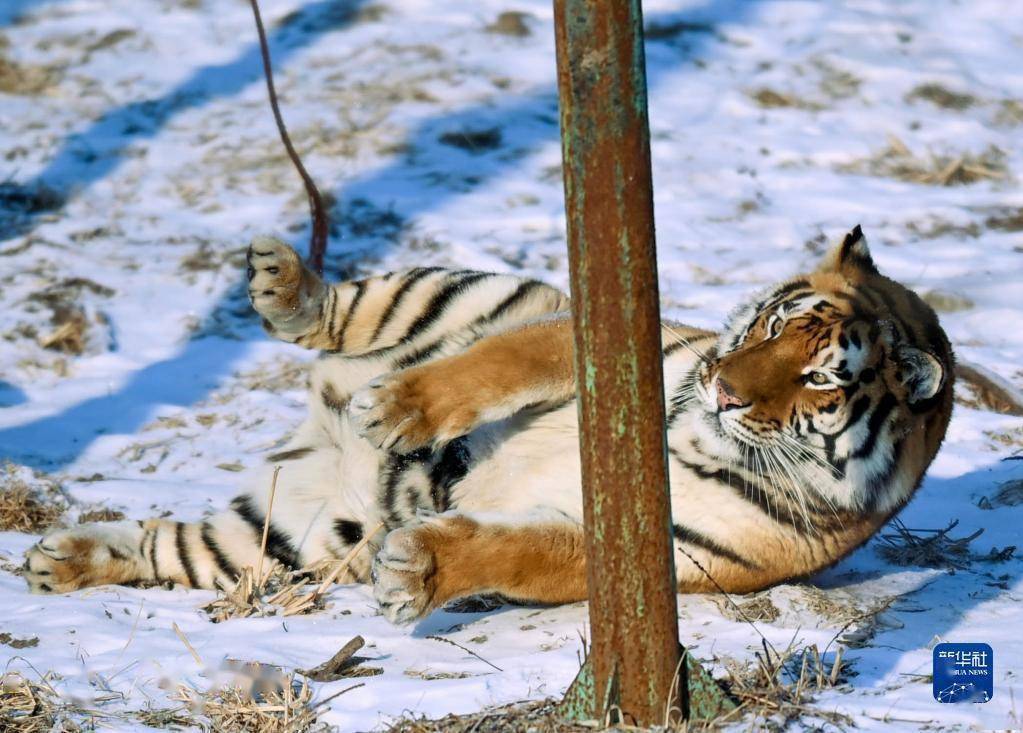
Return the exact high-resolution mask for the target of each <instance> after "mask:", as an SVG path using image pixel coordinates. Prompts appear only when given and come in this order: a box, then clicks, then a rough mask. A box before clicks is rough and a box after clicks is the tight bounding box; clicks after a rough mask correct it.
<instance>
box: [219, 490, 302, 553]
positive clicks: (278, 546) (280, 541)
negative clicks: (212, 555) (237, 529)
mask: <svg viewBox="0 0 1023 733" xmlns="http://www.w3.org/2000/svg"><path fill="white" fill-rule="evenodd" d="M231 508H232V509H233V510H234V511H235V513H237V514H238V516H239V517H241V518H242V519H244V520H245V521H246V522H247V523H248V524H249V526H250V527H252V531H253V532H255V533H256V544H257V546H258V545H259V544H261V543H262V541H263V524H264V522H265V521H266V520H265V517H264V516H263V514H262V512H260V511H259V510H258V509H256V508H255V507H254V506H252V500H251V499H250V498H249V497H247V496H237V497H235V498H234V499H232V500H231ZM266 554H267V555H269V556H270V557H272V558H273V559H274V560H276V561H277V562H279V563H280V564H281V565H283V566H284V567H286V568H288V569H289V570H296V569H297V568H298V567H299V564H300V563H299V560H298V553H297V552H295V548H294V547H292V546H291V542H289V541H288V537H287V535H285V534H284V533H283V532H281V531H280V530H279V529H277V528H276V527H275V526H274V525H273V522H271V523H270V530H269V532H267V538H266Z"/></svg>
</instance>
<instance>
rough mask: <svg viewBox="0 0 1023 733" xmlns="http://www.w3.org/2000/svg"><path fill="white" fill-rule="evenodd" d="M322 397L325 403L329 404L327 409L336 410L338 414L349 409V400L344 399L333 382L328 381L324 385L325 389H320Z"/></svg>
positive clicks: (342, 413)
mask: <svg viewBox="0 0 1023 733" xmlns="http://www.w3.org/2000/svg"><path fill="white" fill-rule="evenodd" d="M320 399H321V400H323V404H324V405H326V406H327V409H329V410H331V411H332V412H336V413H337V414H338V415H344V414H345V410H347V409H348V400H347V399H342V398H341V396H340V395H338V393H337V390H336V389H334V385H333V384H330V383H327V384H326V385H324V387H323V389H322V390H320Z"/></svg>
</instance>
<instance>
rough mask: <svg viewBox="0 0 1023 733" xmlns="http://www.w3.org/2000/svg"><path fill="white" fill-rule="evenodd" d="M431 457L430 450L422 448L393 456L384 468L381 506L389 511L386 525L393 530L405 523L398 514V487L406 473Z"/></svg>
mask: <svg viewBox="0 0 1023 733" xmlns="http://www.w3.org/2000/svg"><path fill="white" fill-rule="evenodd" d="M429 457H430V449H429V448H420V449H418V450H414V451H412V452H411V453H406V454H404V455H395V454H392V455H391V456H390V457H389V461H388V463H387V465H386V466H385V467H384V481H383V487H382V491H381V493H380V504H381V505H382V506H383V508H384V509H386V511H387V518H386V519H385V523H386V524H387V528H388V529H393V528H394V527H397V526H399V525H401V524H402V523H403V520H402V518H401V515H400V514H399V513H398V509H397V504H398V487H399V485H400V484H401V479H402V477H403V476H404V475H405V472H406V471H408V470H409V469H410V468H412V467H413V466H416V465H421V464H423V463H425V462H426V461H427V460H428V459H429Z"/></svg>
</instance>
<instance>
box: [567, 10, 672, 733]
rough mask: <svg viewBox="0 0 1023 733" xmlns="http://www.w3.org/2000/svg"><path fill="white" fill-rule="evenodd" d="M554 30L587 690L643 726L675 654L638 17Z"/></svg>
mask: <svg viewBox="0 0 1023 733" xmlns="http://www.w3.org/2000/svg"><path fill="white" fill-rule="evenodd" d="M554 20H555V33H556V39H557V55H558V91H559V95H560V104H561V143H562V159H563V164H564V177H565V209H566V216H567V222H568V249H569V261H570V266H571V285H572V302H573V306H572V309H573V313H574V325H575V345H576V351H575V360H576V364H575V367H576V374H577V376H578V384H579V422H580V429H581V455H582V476H583V506H584V512H585V521H586V526H587V560H588V573H589V578H588V579H589V595H590V627H591V630H590V635H591V646H590V661H591V664H592V676H593V679H592V682H593V686H594V688H595V689H594V692H595V693H596V695H597V701H598V705H597V712H598V714H599V715H603V714H605V713H607V712H608V711H607V710H606V709H605V708H607V707H609V706H613V705H614V704H617V705H618V707H619V708H620V709H621V711H622V714H623V719H622V722H626V723H631V724H635V725H644V726H647V725H652V724H661V723H663V722H664V715H665V710H666V703H669V694H670V692H671V690H672V683H673V680H674V678H675V674H676V672H677V670H678V667H679V654H680V650H679V640H678V611H677V607H676V593H675V569H674V564H673V560H672V555H673V553H672V540H671V507H670V501H669V495H668V464H667V455H666V446H665V435H664V419H665V414H664V391H663V387H662V383H663V375H662V370H661V330H660V311H659V302H658V292H657V262H656V251H655V245H654V218H653V213H654V212H653V184H652V181H651V174H650V132H649V129H648V123H647V98H646V71H645V61H644V53H643V24H642V14H641V11H640V4H639V0H554ZM676 684H677V683H676ZM670 702H671V704H672V705H676V704H677V703H676V702H675V700H672V701H670Z"/></svg>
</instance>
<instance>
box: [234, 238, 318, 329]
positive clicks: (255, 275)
mask: <svg viewBox="0 0 1023 733" xmlns="http://www.w3.org/2000/svg"><path fill="white" fill-rule="evenodd" d="M246 260H247V261H248V271H247V275H248V279H249V299H250V300H251V301H252V307H253V308H255V310H256V312H257V313H259V315H261V316H262V317H263V318H264V319H265V320H266V322H267V324H268V326H269V327H271V328H272V329H273V331H274V332H275V333H276V332H278V331H279V332H282V333H283V334H284V335H287V334H297V335H302V334H304V333H305V332H306V331H307V330H308V329H309V327H310V326H312V325H313V324H314V323H315V322H316V320H317V319H318V318H319V307H320V302H321V301H322V300H323V297H324V295H325V292H326V288H325V286H324V284H323V281H322V280H321V279H320V278H319V277H318V276H317V275H316V274H315V273H313V272H312V271H310V270H309V269H308V268H307V267H306V266H305V265H304V264H303V263H302V259H301V258H300V257H299V256H298V253H297V252H296V251H295V250H294V249H292V248H291V247H290V246H289V245H287V244H285V243H284V242H282V241H280V240H279V239H275V238H273V237H256V238H255V239H253V240H252V244H251V245H249V251H248V254H247V255H246Z"/></svg>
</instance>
